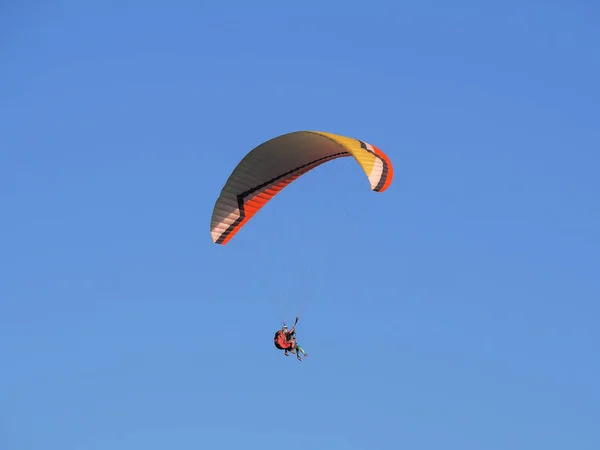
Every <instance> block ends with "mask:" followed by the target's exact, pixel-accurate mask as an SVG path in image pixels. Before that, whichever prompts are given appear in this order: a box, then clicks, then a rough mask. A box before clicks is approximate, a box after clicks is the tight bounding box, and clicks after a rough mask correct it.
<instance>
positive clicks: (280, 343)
mask: <svg viewBox="0 0 600 450" xmlns="http://www.w3.org/2000/svg"><path fill="white" fill-rule="evenodd" d="M297 323H298V318H297V317H296V322H294V326H293V327H292V329H291V330H289V331H288V327H287V325H286V324H285V322H284V323H283V327H281V330H277V332H276V333H275V338H274V339H273V341H274V344H275V347H277V348H278V349H279V350H284V354H285V356H289V353H288V352H290V351H291V352H292V353H293V354H295V355H296V358H297V359H298V361H302V358H301V357H300V353H302V354H303V355H304V356H306V357H308V353H306V352H305V351H304V349H303V348H302V347H301V346H300V344H298V343H297V342H296V324H297Z"/></svg>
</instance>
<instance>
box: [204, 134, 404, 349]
mask: <svg viewBox="0 0 600 450" xmlns="http://www.w3.org/2000/svg"><path fill="white" fill-rule="evenodd" d="M349 156H352V157H353V158H354V159H355V160H356V162H357V163H358V164H359V165H360V167H361V168H362V169H363V171H364V173H365V175H366V176H367V179H368V181H369V184H370V187H371V190H372V191H375V192H384V191H385V190H386V189H387V188H389V187H390V185H391V183H392V179H393V176H394V170H393V167H392V163H391V162H390V160H389V158H388V157H387V156H386V155H385V154H384V153H383V152H382V151H381V150H379V149H378V148H377V147H375V146H373V145H371V144H368V143H367V142H365V141H361V140H360V139H354V138H350V137H346V136H340V135H337V134H332V133H325V132H321V131H295V132H292V133H287V134H283V135H281V136H278V137H275V138H273V139H270V140H268V141H266V142H263V143H262V144H260V145H259V146H257V147H255V148H254V149H253V150H251V151H250V152H248V153H247V154H246V155H245V156H244V157H243V158H242V160H241V161H240V162H239V163H238V165H237V166H236V167H235V169H234V170H233V172H232V173H231V174H230V176H229V178H228V179H227V181H226V182H225V185H224V186H223V188H222V189H221V193H220V195H219V197H218V198H217V200H216V202H215V205H214V208H213V213H212V217H211V222H210V234H211V237H212V241H213V242H214V243H215V244H219V245H225V244H227V243H228V242H229V241H230V240H231V239H232V238H233V237H234V236H235V235H236V234H237V233H238V232H239V231H240V230H241V229H242V228H243V227H244V226H245V225H246V224H247V223H248V221H249V220H250V219H251V218H252V217H253V216H254V215H255V214H256V213H257V212H258V211H259V210H260V209H261V208H262V207H263V206H265V204H267V203H268V202H269V201H270V200H271V199H272V198H273V197H274V196H275V195H277V194H278V193H279V192H280V191H281V190H282V189H283V188H285V187H286V186H287V185H289V184H290V183H292V182H293V181H294V180H296V179H298V178H299V177H301V176H302V175H304V174H306V173H307V172H309V171H311V170H312V169H314V168H316V167H318V166H320V165H322V164H325V163H327V162H330V161H333V160H334V159H338V158H344V157H349ZM337 181H338V180H334V179H332V180H331V182H337ZM297 323H298V317H296V322H295V323H294V326H293V327H292V329H291V330H289V331H288V329H287V326H286V325H285V323H284V324H283V327H282V328H281V329H280V330H278V331H277V332H276V333H275V336H274V338H273V343H274V345H275V347H276V348H277V349H279V350H283V351H284V354H285V355H286V356H289V353H290V352H291V353H292V354H295V355H296V358H297V359H298V360H299V361H302V357H301V356H300V354H302V355H304V356H305V357H308V354H307V353H306V352H305V351H304V349H303V348H302V346H300V345H299V344H298V343H297V342H296V324H297Z"/></svg>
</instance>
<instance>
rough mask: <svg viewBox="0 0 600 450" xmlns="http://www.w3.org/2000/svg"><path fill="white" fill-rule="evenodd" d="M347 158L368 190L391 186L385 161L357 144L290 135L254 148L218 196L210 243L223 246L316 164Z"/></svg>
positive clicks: (312, 134) (317, 135)
mask: <svg viewBox="0 0 600 450" xmlns="http://www.w3.org/2000/svg"><path fill="white" fill-rule="evenodd" d="M348 156H352V157H354V159H355V160H356V162H357V163H358V164H359V165H360V166H361V167H362V169H363V171H364V172H365V174H366V175H367V178H368V180H369V183H370V186H371V190H373V191H375V192H383V191H385V190H386V189H387V188H388V187H389V186H390V184H391V183H392V178H393V172H394V171H393V168H392V163H391V162H390V160H389V158H388V157H387V156H386V155H385V154H384V153H383V152H382V151H381V150H379V149H378V148H377V147H375V146H373V145H370V144H368V143H366V142H364V141H361V140H359V139H353V138H349V137H345V136H339V135H336V134H332V133H324V132H320V131H296V132H292V133H288V134H284V135H281V136H278V137H275V138H273V139H271V140H268V141H266V142H264V143H262V144H260V145H259V146H258V147H256V148H254V149H253V150H251V151H250V152H249V153H248V154H246V156H244V158H243V159H242V160H241V161H240V163H239V164H238V165H237V167H236V168H235V169H234V170H233V172H232V173H231V175H230V176H229V178H228V179H227V182H226V183H225V185H224V186H223V189H222V190H221V193H220V195H219V198H218V199H217V201H216V203H215V206H214V209H213V214H212V218H211V223H210V234H211V237H212V240H213V242H214V243H216V244H220V245H225V244H227V243H228V242H229V241H230V240H231V239H232V238H233V236H234V235H235V234H236V233H238V232H239V231H240V229H242V228H243V227H244V225H246V223H247V222H248V221H249V220H250V219H251V218H252V216H254V215H255V214H256V213H257V212H258V211H259V210H260V209H261V208H262V207H263V206H264V205H265V204H266V203H267V202H268V201H269V200H271V199H272V198H273V196H275V195H276V194H277V193H279V191H281V190H282V189H283V188H284V187H286V186H287V185H288V184H290V183H291V182H293V181H294V180H296V179H297V178H299V177H300V176H302V175H304V174H306V173H307V172H309V171H310V170H312V169H314V168H315V167H318V166H320V165H321V164H324V163H327V162H329V161H332V160H334V159H337V158H343V157H348ZM332 181H336V182H337V180H332Z"/></svg>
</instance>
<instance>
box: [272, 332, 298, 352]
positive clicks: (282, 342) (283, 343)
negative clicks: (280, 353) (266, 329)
mask: <svg viewBox="0 0 600 450" xmlns="http://www.w3.org/2000/svg"><path fill="white" fill-rule="evenodd" d="M294 342H295V339H292V340H291V341H288V340H287V339H286V337H285V334H283V332H282V331H281V330H278V331H277V333H275V337H274V338H273V343H274V344H275V347H277V348H278V349H279V350H290V349H291V348H292V347H293V346H294Z"/></svg>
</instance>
